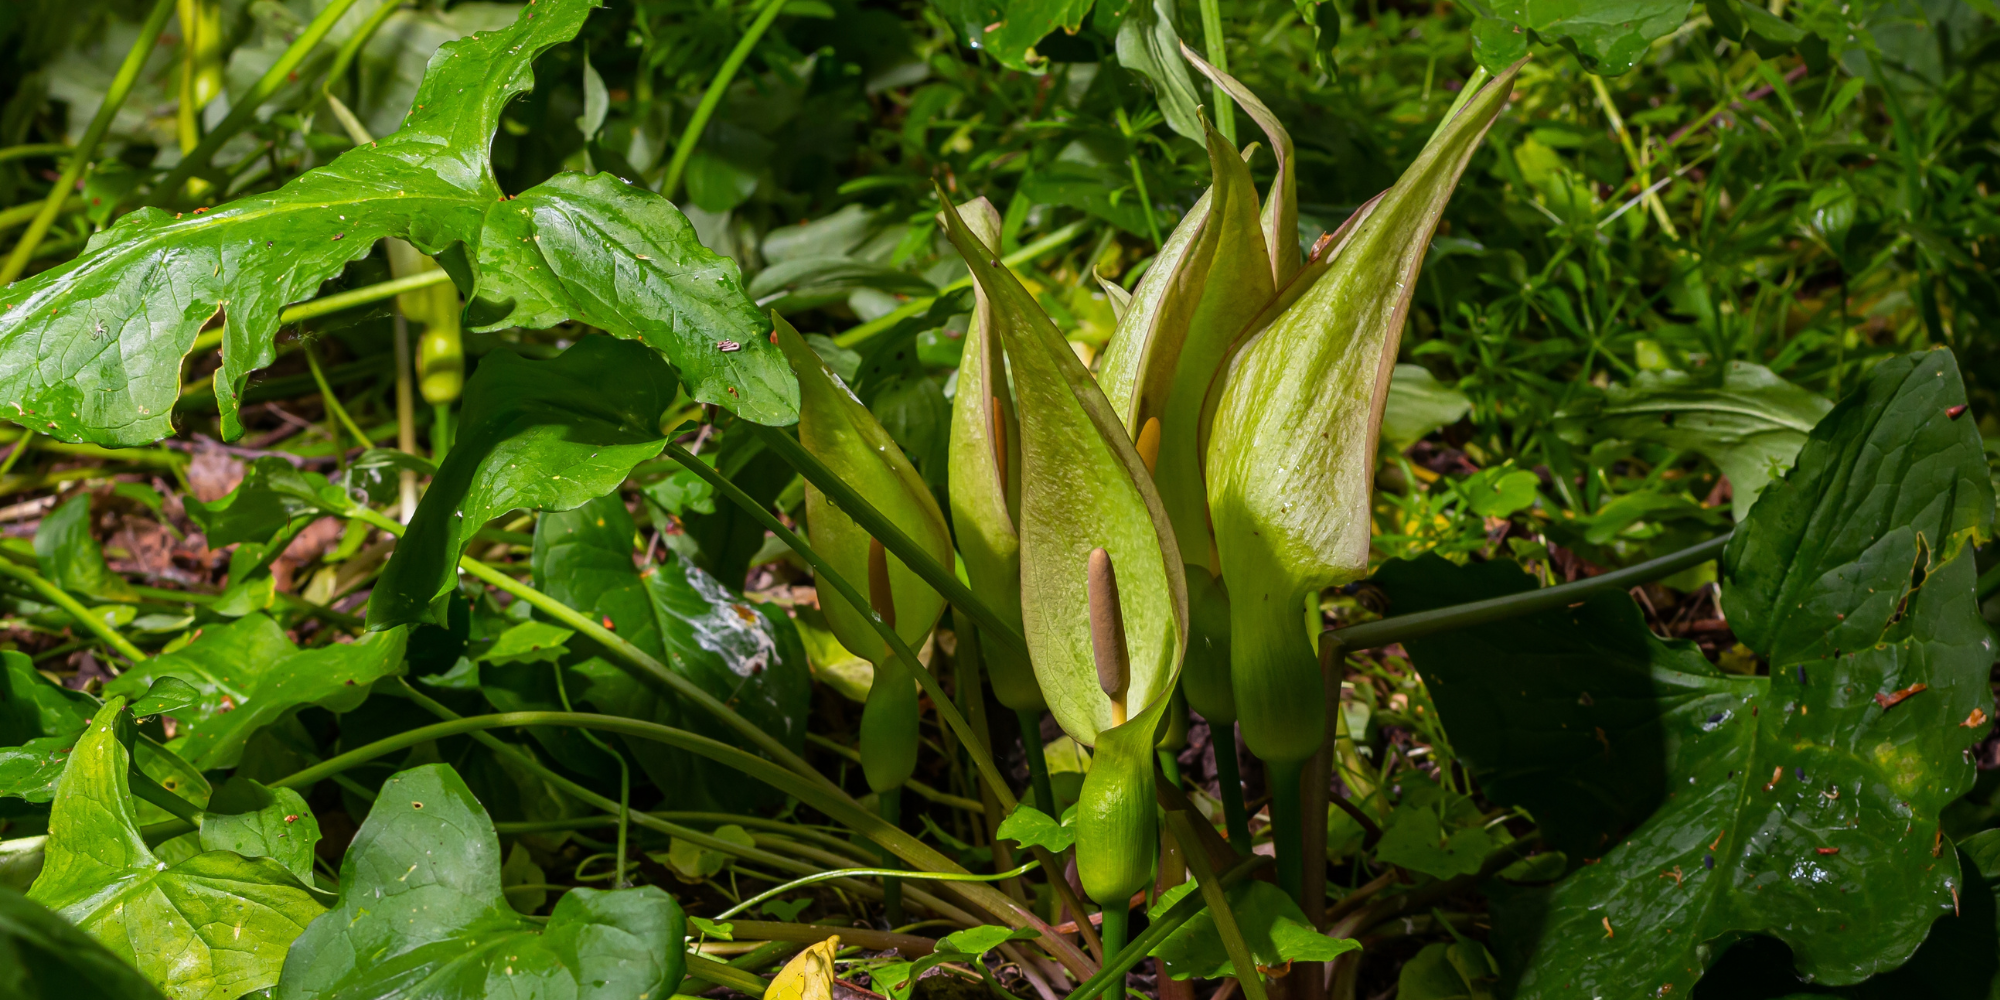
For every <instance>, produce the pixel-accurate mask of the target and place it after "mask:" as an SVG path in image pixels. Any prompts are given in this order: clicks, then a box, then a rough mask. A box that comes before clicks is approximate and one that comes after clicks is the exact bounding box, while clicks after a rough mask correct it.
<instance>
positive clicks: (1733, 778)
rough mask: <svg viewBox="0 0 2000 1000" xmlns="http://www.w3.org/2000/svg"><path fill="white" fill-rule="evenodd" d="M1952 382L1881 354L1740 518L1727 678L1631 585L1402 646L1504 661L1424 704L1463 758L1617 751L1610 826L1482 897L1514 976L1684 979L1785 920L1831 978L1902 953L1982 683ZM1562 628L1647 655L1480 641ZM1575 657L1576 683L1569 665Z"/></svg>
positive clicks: (1518, 759) (1984, 658)
mask: <svg viewBox="0 0 2000 1000" xmlns="http://www.w3.org/2000/svg"><path fill="white" fill-rule="evenodd" d="M1963 400H1964V389H1963V387H1962V385H1961V384H1960V382H1959V379H1958V373H1957V369H1956V366H1955V364H1954V362H1953V359H1952V357H1951V355H1950V354H1949V353H1948V352H1945V351H1941V350H1940V351H1931V352H1926V353H1922V354H1915V355H1910V356H1907V357H1903V358H1897V359H1893V360H1890V361H1885V362H1883V363H1881V364H1880V365H1879V366H1877V368H1876V369H1875V371H1874V373H1873V374H1872V375H1871V376H1870V378H1869V381H1868V382H1867V383H1866V384H1865V385H1864V386H1863V387H1862V389H1861V390H1859V391H1858V392H1856V393H1855V394H1854V395H1852V396H1850V397H1848V398H1847V399H1845V400H1843V401H1842V402H1841V403H1840V404H1839V405H1837V406H1835V407H1834V409H1833V411H1832V412H1830V413H1829V414H1828V415H1827V417H1826V418H1825V419H1824V420H1822V421H1821V422H1820V423H1819V424H1818V425H1817V426H1816V427H1815V428H1814V429H1813V432H1812V434H1811V436H1810V437H1809V438H1808V440H1807V442H1806V445H1805V447H1804V448H1803V449H1801V451H1800V453H1799V461H1798V464H1797V465H1796V466H1795V467H1794V468H1793V469H1792V471H1791V472H1790V473H1789V474H1788V475H1787V476H1786V477H1785V479H1784V480H1782V481H1780V482H1776V483H1773V484H1771V486H1769V487H1768V488H1767V489H1766V490H1765V492H1764V495H1763V497H1761V498H1760V499H1759V500H1758V501H1757V504H1756V506H1755V507H1753V508H1752V510H1751V514H1750V519H1749V520H1748V522H1746V523H1745V524H1744V525H1743V526H1742V527H1740V528H1738V529H1737V533H1736V535H1735V536H1734V538H1733V540H1732V542H1731V546H1730V548H1729V549H1728V550H1727V551H1726V553H1725V557H1724V570H1725V580H1724V586H1723V602H1724V609H1725V610H1726V611H1727V612H1728V615H1729V620H1730V623H1731V625H1732V626H1733V627H1734V629H1735V630H1736V634H1737V635H1738V636H1739V637H1740V638H1742V639H1743V641H1744V642H1746V643H1747V644H1749V645H1750V646H1751V648H1752V649H1754V650H1756V651H1757V653H1758V654H1759V655H1760V656H1761V657H1762V658H1763V659H1764V660H1765V661H1766V662H1767V663H1768V664H1769V666H1770V674H1769V676H1762V677H1729V676H1725V675H1723V674H1721V673H1720V672H1718V671H1716V670H1714V669H1713V668H1712V667H1709V666H1708V665H1707V663H1706V661H1705V660H1702V659H1701V658H1700V657H1698V656H1696V655H1694V654H1693V653H1692V652H1690V651H1688V650H1687V648H1686V647H1684V646H1682V647H1669V646H1666V645H1664V644H1661V643H1659V642H1658V641H1657V640H1654V639H1652V638H1651V637H1650V636H1649V635H1646V634H1645V632H1644V626H1643V624H1642V623H1641V621H1640V619H1639V616H1638V615H1637V613H1636V611H1634V610H1632V609H1630V608H1629V607H1627V608H1622V609H1618V610H1621V611H1622V616H1618V615H1614V614H1612V612H1611V610H1610V608H1613V607H1615V602H1617V601H1620V600H1622V598H1617V597H1609V598H1599V599H1597V601H1596V602H1592V603H1591V604H1590V605H1587V606H1586V610H1590V611H1592V612H1593V613H1594V617H1595V618H1596V620H1595V621H1592V620H1589V619H1588V618H1586V617H1585V616H1583V615H1577V614H1576V613H1575V611H1574V610H1565V611H1562V612H1555V613H1552V614H1549V615H1543V616H1541V617H1540V618H1537V619H1531V620H1529V621H1528V622H1527V623H1526V624H1524V625H1523V624H1513V623H1507V624H1501V625H1493V626H1483V627H1480V628H1475V629H1468V630H1464V631H1462V632H1460V633H1459V634H1458V635H1457V636H1454V637H1451V639H1450V642H1455V643H1461V644H1460V645H1450V644H1444V645H1438V644H1436V642H1434V641H1433V640H1416V641H1414V642H1412V643H1411V644H1410V649H1411V651H1412V653H1413V654H1414V655H1415V657H1416V661H1417V665H1418V667H1419V668H1420V669H1422V670H1423V671H1424V672H1425V676H1426V677H1427V678H1434V680H1433V683H1436V684H1438V687H1437V688H1435V689H1434V690H1436V691H1439V692H1444V691H1449V690H1450V689H1451V687H1452V685H1453V684H1454V683H1461V682H1464V683H1467V684H1468V685H1473V686H1476V685H1478V684H1479V683H1480V682H1478V681H1476V680H1473V679H1472V676H1471V675H1472V671H1473V669H1474V668H1473V667H1472V666H1470V665H1471V664H1477V665H1478V666H1477V670H1478V671H1480V672H1481V673H1483V674H1484V675H1485V676H1487V677H1490V678H1500V677H1505V678H1507V682H1506V683H1499V682H1497V681H1493V682H1488V683H1487V685H1486V686H1484V687H1479V688H1476V689H1475V690H1474V691H1472V692H1470V693H1467V694H1465V695H1464V696H1463V698H1464V699H1466V700H1467V702H1468V703H1469V702H1479V701H1482V700H1483V702H1484V703H1485V704H1484V707H1483V708H1482V709H1481V714H1465V713H1461V714H1460V715H1459V716H1457V717H1455V716H1454V714H1453V712H1454V710H1453V708H1451V707H1450V705H1451V702H1450V701H1449V700H1448V699H1447V698H1445V697H1440V699H1439V702H1438V706H1439V711H1440V714H1441V715H1442V717H1443V718H1444V721H1445V725H1446V727H1447V729H1448V730H1449V731H1450V732H1451V733H1452V734H1453V736H1452V738H1453V742H1454V744H1455V745H1457V746H1458V747H1459V748H1460V749H1461V752H1465V753H1467V754H1468V759H1472V758H1471V757H1470V753H1471V751H1470V750H1469V747H1470V746H1472V745H1473V744H1470V743H1468V740H1476V741H1484V742H1485V743H1486V744H1487V745H1488V746H1491V747H1497V748H1500V749H1501V750H1502V752H1501V753H1499V754H1498V755H1497V756H1496V757H1495V758H1492V759H1489V760H1488V761H1485V762H1482V763H1481V764H1480V765H1479V766H1482V767H1485V768H1493V769H1499V770H1502V771H1512V772H1514V773H1513V775H1512V776H1511V777H1513V778H1515V779H1516V780H1517V782H1528V781H1531V780H1535V778H1534V775H1533V774H1532V772H1533V771H1535V770H1537V769H1540V770H1542V771H1543V772H1544V773H1543V774H1542V775H1541V776H1540V778H1539V780H1540V781H1542V782H1543V783H1545V784H1546V785H1549V786H1555V785H1558V784H1561V783H1567V784H1569V785H1571V786H1572V787H1573V788H1575V789H1576V793H1577V794H1579V796H1581V795H1583V794H1589V793H1590V792H1592V791H1595V789H1593V788H1592V787H1591V786H1592V785H1593V783H1599V782H1604V781H1608V780H1614V779H1615V778H1616V776H1617V773H1622V774H1623V777H1624V780H1625V781H1626V782H1627V783H1628V784H1629V785H1630V786H1637V788H1636V789H1633V790H1628V789H1613V790H1612V794H1610V795H1605V794H1604V793H1603V792H1602V791H1598V792H1597V794H1598V795H1599V796H1600V797H1602V798H1604V799H1607V800H1611V801H1613V802H1614V804H1617V805H1622V806H1625V807H1627V808H1629V809H1630V810H1631V812H1632V813H1633V814H1635V816H1636V817H1637V818H1638V825H1637V827H1636V828H1635V829H1633V830H1632V831H1631V832H1630V833H1629V834H1628V835H1626V836H1625V838H1624V839H1623V841H1622V842H1621V843H1619V844H1618V846H1617V847H1616V848H1615V849H1613V850H1611V851H1609V852H1608V853H1606V854H1604V855H1603V859H1602V861H1601V862H1600V863H1598V864H1596V865H1592V866H1587V867H1584V868H1581V869H1579V870H1577V871H1575V872H1573V873H1572V874H1571V875H1570V876H1569V877H1568V878H1567V879H1565V880H1564V881H1562V882H1561V883H1558V884H1557V885H1556V886H1554V887H1552V888H1551V889H1550V890H1548V891H1547V892H1546V893H1531V894H1528V895H1527V896H1526V897H1525V898H1523V899H1521V900H1518V901H1517V902H1516V903H1515V904H1514V905H1513V906H1511V907H1510V908H1509V913H1508V914H1507V915H1505V916H1504V917H1503V918H1502V919H1500V920H1497V921H1496V926H1500V927H1503V928H1508V929H1509V930H1508V935H1509V938H1510V940H1509V941H1508V942H1506V946H1505V948H1504V950H1505V951H1507V952H1508V954H1507V955H1506V956H1504V957H1505V958H1506V959H1508V965H1509V975H1510V978H1513V979H1515V980H1517V987H1516V989H1515V991H1514V992H1515V995H1517V996H1520V997H1524V998H1527V997H1542V996H1549V997H1556V996H1573V995H1577V993H1578V992H1579V991H1581V992H1582V993H1585V994H1590V993H1595V992H1604V993H1611V992H1619V991H1625V992H1629V991H1632V990H1634V989H1635V988H1636V989H1639V990H1643V991H1645V992H1648V993H1651V992H1655V991H1661V990H1665V989H1666V988H1668V987H1671V988H1672V989H1673V990H1675V991H1679V990H1684V989H1686V988H1687V987H1689V986H1691V985H1692V984H1693V982H1694V981H1695V980H1696V979H1697V978H1699V977H1700V976H1701V974H1702V970H1703V967H1704V966H1705V965H1706V964H1707V963H1708V961H1709V959H1710V957H1711V956H1710V955H1709V947H1710V944H1711V942H1715V941H1717V940H1718V939H1726V938H1728V937H1730V936H1732V935H1736V934H1741V933H1765V934H1770V935H1772V936H1774V937H1777V938H1778V939H1780V940H1782V941H1784V942H1785V943H1786V944H1788V945H1790V946H1791V948H1792V951H1793V955H1794V959H1795V961H1796V963H1797V967H1798V971H1799V973H1800V975H1802V976H1805V977H1808V978H1810V979H1813V980H1817V981H1822V982H1827V983H1833V984H1841V983H1852V982H1856V981H1858V980H1861V979H1863V978H1865V977H1867V976H1869V975H1871V974H1873V973H1875V972H1879V971H1882V970H1884V969H1888V968H1892V967H1894V966H1896V965H1899V964H1900V963H1902V962H1903V960H1904V959H1906V958H1907V957H1908V956H1909V955H1910V953H1911V952H1912V951H1913V950H1914V949H1915V948H1916V946H1917V944H1918V943H1919V942H1920V941H1922V940H1923V938H1924V936H1925V934H1926V932H1927V931H1928V930H1929V928H1930V925H1931V923H1932V921H1933V920H1934V919H1936V918H1937V917H1938V916H1940V915H1941V914H1948V913H1950V912H1952V908H1953V904H1952V896H1953V893H1954V892H1955V891H1956V890H1957V889H1958V888H1959V885H1960V880H1959V872H1958V865H1957V862H1956V859H1955V858H1954V857H1953V856H1951V855H1949V854H1947V853H1945V850H1944V845H1943V844H1942V840H1941V838H1942V833H1941V831H1940V829H1939V826H1938V820H1937V816H1938V812H1939V810H1940V809H1942V808H1943V807H1944V805H1945V804H1946V803H1948V802H1950V801H1951V800H1952V799H1953V798H1956V797H1957V796H1958V794H1959V793H1960V792H1961V791H1963V790H1964V789H1965V788H1966V787H1967V786H1968V785H1969V784H1970V782H1971V777H1972V766H1971V764H1970V763H1969V762H1968V761H1967V759H1966V758H1965V756H1964V753H1965V751H1967V750H1968V749H1970V748H1971V747H1972V745H1973V744H1975V743H1976V742H1978V740H1979V739H1980V738H1981V736H1982V735H1983V734H1984V732H1985V730H1986V724H1985V722H1986V719H1985V713H1986V712H1987V711H1989V710H1990V709H1991V708H1992V694H1991V692H1990V691H1989V690H1987V687H1986V675H1987V669H1988V667H1989V666H1990V665H1991V663H1992V661H1993V650H1992V639H1991V634H1990V632H1989V630H1988V629H1987V627H1986V625H1985V623H1984V622H1983V621H1982V620H1981V619H1980V617H1979V611H1978V606H1977V600H1976V596H1975V591H1974V580H1975V577H1976V573H1975V571H1974V567H1973V562H1972V556H1971V546H1972V544H1973V543H1974V542H1976V541H1978V540H1979V539H1983V538H1984V537H1985V536H1986V534H1987V531H1988V529H1989V528H1990V525H1991V520H1992V516H1993V515H1992V505H1993V492H1992V485H1991V482H1990V480H1989V478H1988V474H1987V471H1986V466H1985V462H1984V459H1983V457H1982V454H1981V450H1980V442H1979V436H1978V432H1977V431H1976V430H1975V429H1973V428H1972V427H1971V426H1970V425H1967V424H1964V423H1963V422H1961V421H1954V420H1952V419H1950V417H1949V416H1948V412H1949V411H1950V408H1951V407H1954V406H1957V405H1959V404H1961V403H1962V402H1963ZM1451 589H1452V588H1450V587H1448V586H1439V585H1438V581H1437V580H1436V579H1431V580H1427V581H1426V582H1425V584H1424V585H1422V586H1405V587H1401V588H1392V590H1400V591H1401V592H1402V593H1403V594H1404V595H1405V597H1406V600H1404V601H1402V602H1399V603H1398V604H1397V605H1396V610H1397V611H1398V612H1403V611H1407V610H1421V608H1422V607H1423V606H1424V605H1426V604H1428V603H1430V602H1433V601H1439V602H1441V601H1445V600H1450V599H1452V597H1453V596H1454V595H1452V594H1449V593H1447V591H1449V590H1451ZM1605 602H1610V603H1609V604H1606V605H1605V607H1604V608H1603V609H1600V604H1604V603H1605ZM1565 617H1569V618H1570V623H1569V624H1567V625H1566V624H1565V623H1564V622H1563V621H1562V619H1563V618H1565ZM1620 617H1622V620H1623V622H1624V624H1623V625H1622V627H1618V628H1614V627H1613V626H1614V623H1615V622H1616V621H1618V620H1619V618H1620ZM1586 628H1588V629H1589V630H1590V632H1591V633H1594V638H1595V640H1596V641H1599V642H1603V643H1606V644H1610V645H1612V646H1613V648H1623V649H1626V650H1633V651H1636V650H1639V649H1648V650H1650V655H1649V656H1648V657H1646V658H1645V659H1641V658H1639V657H1638V656H1629V657H1619V658H1596V659H1594V660H1591V661H1586V660H1584V659H1583V658H1582V657H1580V656H1579V657H1574V658H1571V659H1567V660H1565V659H1564V658H1558V659H1556V660H1555V661H1554V669H1543V670H1534V669H1531V668H1529V667H1527V666H1526V664H1527V663H1528V662H1530V661H1528V660H1526V658H1525V657H1521V656H1520V654H1519V653H1515V654H1512V655H1515V656H1517V657H1520V658H1521V659H1522V662H1523V663H1524V666H1523V667H1522V668H1518V669H1512V670H1510V669H1507V668H1506V667H1505V666H1504V663H1505V660H1506V656H1504V655H1502V656H1494V655H1489V651H1490V650H1491V649H1492V648H1494V647H1497V648H1498V649H1499V650H1502V651H1505V650H1507V649H1508V646H1509V644H1513V646H1514V648H1515V649H1516V650H1518V649H1520V648H1521V647H1522V645H1523V644H1524V643H1525V641H1526V640H1525V639H1524V638H1523V636H1521V635H1514V634H1511V630H1514V629H1521V630H1523V631H1524V632H1525V633H1528V634H1532V635H1533V636H1534V641H1535V642H1536V643H1538V644H1541V645H1544V646H1548V647H1553V648H1555V649H1558V650H1564V649H1572V650H1579V649H1580V650H1587V649H1588V647H1587V645H1585V642H1584V640H1582V639H1581V638H1579V633H1581V632H1582V631H1583V630H1585V629H1586ZM1621 629H1622V631H1621ZM1612 636H1615V637H1616V638H1608V637H1612ZM1468 642H1470V643H1474V645H1464V644H1463V643H1468ZM1426 644H1430V645H1428V646H1427V645H1426ZM1427 648H1428V649H1429V650H1430V651H1429V652H1426V649H1427ZM1585 662H1588V663H1589V665H1590V666H1591V667H1592V668H1594V669H1595V672H1596V673H1597V674H1598V675H1600V676H1601V678H1602V679H1601V680H1598V681H1596V682H1595V683H1594V687H1582V685H1580V684H1579V683H1578V681H1579V674H1580V672H1581V671H1582V669H1583V664H1584V663H1585ZM1572 663H1573V664H1575V665H1574V666H1570V665H1569V664H1572ZM1975 709H1977V710H1979V713H1980V714H1979V715H1977V716H1975V715H1974V710H1975ZM1482 716H1483V717H1482ZM1510 719H1517V720H1519V721H1518V722H1512V721H1509V720H1510ZM1516 725H1517V726H1519V728H1518V729H1516V730H1513V731H1509V729H1508V728H1506V727H1509V726H1516ZM1599 729H1602V730H1604V731H1605V733H1606V736H1605V738H1604V739H1602V740H1599V739H1598V738H1597V736H1596V731H1597V730H1599ZM1495 730H1497V732H1496V731H1495ZM1613 733H1616V734H1617V736H1616V742H1614V739H1613V736H1612V735H1611V734H1613ZM1591 743H1595V744H1597V749H1596V751H1595V752H1593V751H1592V750H1591V749H1590V747H1589V744H1591ZM1564 757H1567V758H1568V763H1566V764H1565V763H1564V762H1563V761H1562V758H1564ZM1614 764H1615V765H1617V766H1616V769H1615V772H1614V768H1613V767H1612V766H1610V765H1614ZM1577 786H1581V787H1580V788H1578V787H1577ZM1487 787H1488V791H1489V794H1491V795H1493V796H1494V798H1495V799H1496V801H1501V800H1502V799H1501V796H1500V794H1498V792H1497V791H1496V785H1495V784H1494V783H1493V782H1492V781H1489V782H1488V784H1487ZM1516 787H1520V785H1519V784H1517V785H1516ZM1544 794H1553V788H1551V789H1550V790H1549V791H1548V792H1545V793H1544ZM1621 796H1622V798H1621ZM1649 796H1650V798H1651V799H1652V802H1651V803H1650V804H1651V805H1652V806H1653V808H1651V809H1650V810H1648V809H1646V808H1645V806H1646V805H1648V803H1647V802H1646V801H1645V799H1646V798H1647V797H1649ZM1572 815H1573V814H1572ZM1711 863H1712V865H1713V867H1712V868H1711V867H1710V865H1711ZM1663 873H1665V876H1666V877H1664V878H1663V877H1661V876H1662V874H1663ZM1676 873H1678V875H1679V877H1678V878H1676V877H1674V876H1675V874H1676ZM1864 913H1865V914H1866V919H1857V915H1859V914H1864ZM1606 921H1608V922H1609V926H1610V929H1611V931H1612V932H1613V935H1614V936H1613V937H1612V938H1611V939H1610V940H1608V941H1607V939H1606V938H1605V936H1604V931H1605V923H1606ZM1669 930H1671V931H1672V932H1673V933H1672V934H1671V935H1669V934H1668V933H1667V931H1669Z"/></svg>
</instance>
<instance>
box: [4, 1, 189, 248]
mask: <svg viewBox="0 0 2000 1000" xmlns="http://www.w3.org/2000/svg"><path fill="white" fill-rule="evenodd" d="M174 2H175V0H157V2H156V3H154V4H153V10H152V13H150V14H148V15H146V21H145V23H144V24H142V25H140V26H139V37H138V39H137V40H135V41H134V42H133V43H132V47H131V48H130V49H128V50H126V52H125V61H124V62H122V63H119V64H118V74H117V75H116V76H113V77H112V78H111V86H110V88H109V89H107V90H105V92H104V103H102V104H99V105H98V106H97V114H96V116H95V117H93V118H91V119H90V125H89V127H88V128H86V129H85V130H84V133H83V141H82V142H79V143H77V144H76V151H75V152H74V153H71V154H70V158H69V162H68V163H67V164H64V165H63V172H62V175H61V176H59V177H57V178H56V184H55V187H53V188H51V189H50V190H49V195H48V197H47V198H46V199H44V200H43V201H42V208H41V211H39V212H36V213H35V217H34V218H33V219H31V220H29V222H28V229H27V231H26V232H24V233H22V234H21V241H20V242H19V243H16V244H14V252H13V253H12V254H9V255H8V257H7V263H5V264H0V285H7V284H9V283H11V282H13V280H14V279H15V278H18V277H20V276H21V272H22V271H23V270H25V269H26V268H27V266H28V261H30V260H32V259H34V255H35V247H36V246H38V245H39V244H40V243H41V242H42V237H44V236H46V235H48V232H49V227H50V226H51V225H54V224H55V221H56V216H57V215H58V214H60V213H61V212H62V208H63V205H64V204H65V203H66V202H68V201H69V199H70V198H71V197H72V196H73V195H75V193H76V182H77V181H79V180H81V179H82V178H83V172H84V169H85V168H87V167H89V166H90V158H91V157H93V156H95V155H97V146H98V144H99V143H101V142H103V141H104V133H106V132H108V131H110V130H111V122H112V121H113V120H114V119H116V118H117V117H118V109H119V108H122V107H124V106H125V98H127V97H129V96H131V93H132V85H133V84H134V83H137V82H138V80H139V71H140V70H142V69H144V68H145V66H146V57H147V56H150V55H152V54H153V46H154V44H155V43H157V42H158V41H159V40H160V30H161V29H162V28H165V27H166V25H167V18H168V17H170V16H172V14H173V12H174Z"/></svg>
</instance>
